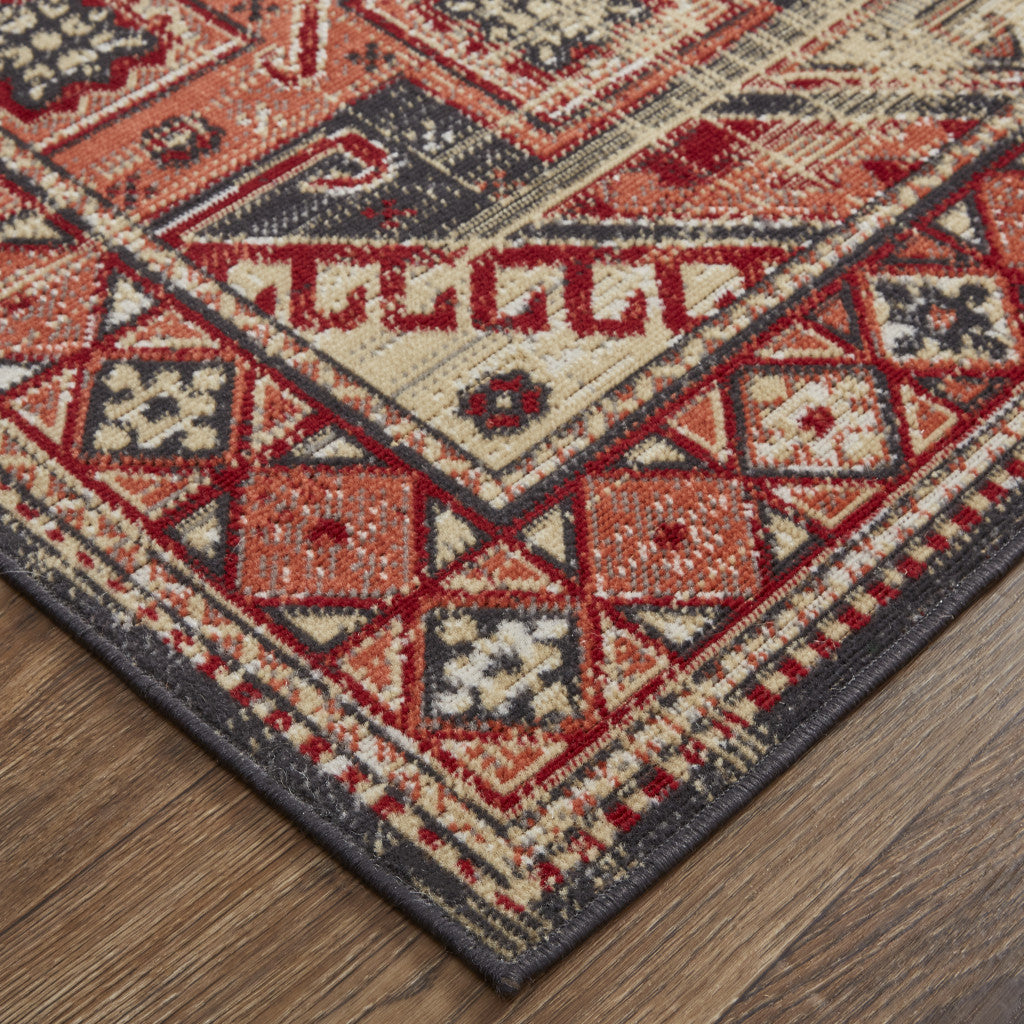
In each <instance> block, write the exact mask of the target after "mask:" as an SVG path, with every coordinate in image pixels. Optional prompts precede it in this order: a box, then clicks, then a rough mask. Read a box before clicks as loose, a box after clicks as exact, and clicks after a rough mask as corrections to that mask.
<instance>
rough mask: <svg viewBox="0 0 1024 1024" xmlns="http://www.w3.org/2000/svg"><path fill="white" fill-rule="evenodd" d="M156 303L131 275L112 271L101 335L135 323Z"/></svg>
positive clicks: (101, 324)
mask: <svg viewBox="0 0 1024 1024" xmlns="http://www.w3.org/2000/svg"><path fill="white" fill-rule="evenodd" d="M155 304H156V299H154V298H153V296H152V295H149V294H147V293H146V292H144V291H143V290H142V289H141V288H140V287H139V286H138V285H137V284H136V283H135V282H134V281H132V280H131V279H130V278H129V277H126V276H125V275H124V274H119V273H117V272H113V273H111V275H110V277H109V278H108V279H107V303H106V307H105V309H104V311H103V318H102V319H101V320H100V326H99V336H100V337H101V338H104V337H106V336H107V335H108V334H112V333H113V332H114V331H117V330H120V329H121V328H122V327H127V326H129V325H130V324H134V323H135V322H136V321H137V320H138V319H139V317H141V316H142V315H143V314H144V313H148V312H149V311H150V310H151V309H152V308H153V306H154V305H155Z"/></svg>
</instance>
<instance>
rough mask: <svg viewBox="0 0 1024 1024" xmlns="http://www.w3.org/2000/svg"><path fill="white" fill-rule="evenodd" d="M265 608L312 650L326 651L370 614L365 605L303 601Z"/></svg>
mask: <svg viewBox="0 0 1024 1024" xmlns="http://www.w3.org/2000/svg"><path fill="white" fill-rule="evenodd" d="M265 611H266V612H267V613H268V614H269V615H270V616H271V617H272V618H273V619H275V620H276V621H277V622H279V623H280V624H281V625H282V626H284V627H285V628H286V629H288V630H289V631H290V632H292V633H293V634H294V635H295V636H296V637H297V638H298V639H299V640H301V641H302V642H303V643H304V644H305V645H306V646H307V647H309V648H310V649H311V650H314V651H318V652H319V651H327V650H330V649H331V648H332V647H336V646H337V645H338V644H340V643H342V642H343V641H344V640H347V639H348V638H349V637H350V636H352V634H353V633H355V632H356V631H357V630H359V629H361V628H362V627H363V626H365V625H366V623H367V622H369V621H370V619H371V618H373V613H372V612H369V611H367V610H366V609H364V608H333V607H332V608H310V607H307V606H305V605H298V606H295V607H288V606H282V607H277V608H267V609H265Z"/></svg>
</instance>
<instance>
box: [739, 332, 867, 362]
mask: <svg viewBox="0 0 1024 1024" xmlns="http://www.w3.org/2000/svg"><path fill="white" fill-rule="evenodd" d="M848 354H849V353H848V352H846V351H845V350H844V349H842V348H840V347H839V346H838V345H837V344H836V343H835V342H834V341H831V340H830V339H828V338H826V337H825V335H824V334H822V333H821V332H820V331H817V330H815V329H813V328H811V329H808V328H806V327H799V326H796V325H795V324H791V325H790V326H789V327H785V328H783V329H782V330H781V331H779V332H778V333H777V334H774V335H773V336H772V337H771V338H770V339H769V340H768V341H766V342H764V343H763V344H762V345H760V346H759V347H758V349H757V351H756V352H755V355H756V356H757V357H758V358H760V359H772V360H776V361H777V360H780V359H842V358H843V357H844V356H847V355H848Z"/></svg>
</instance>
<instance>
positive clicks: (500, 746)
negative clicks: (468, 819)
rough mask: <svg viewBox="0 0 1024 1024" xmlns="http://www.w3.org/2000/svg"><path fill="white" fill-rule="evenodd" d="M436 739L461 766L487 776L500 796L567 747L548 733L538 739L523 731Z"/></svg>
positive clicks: (481, 775) (442, 748)
mask: <svg viewBox="0 0 1024 1024" xmlns="http://www.w3.org/2000/svg"><path fill="white" fill-rule="evenodd" d="M436 742H437V749H438V750H439V751H440V752H441V753H443V754H448V755H449V756H450V757H451V758H453V759H454V760H455V763H456V764H458V765H459V766H460V767H462V766H464V767H465V768H467V769H468V770H469V771H471V772H473V773H475V774H476V775H478V776H479V777H480V778H481V779H485V780H486V781H487V786H488V788H489V789H493V790H495V791H496V792H497V793H498V795H499V796H506V795H507V794H509V793H511V792H513V791H514V790H516V789H518V788H519V787H520V786H521V785H523V783H524V782H526V781H527V780H529V779H530V778H532V777H533V776H535V775H536V774H537V772H539V771H540V769H541V768H543V767H544V765H546V764H547V763H548V762H550V761H553V760H554V759H555V758H556V757H558V756H559V754H561V753H562V751H563V750H565V748H566V746H567V744H566V743H565V742H563V741H559V740H556V739H554V737H552V736H549V735H545V736H541V737H539V738H535V737H533V736H529V735H525V734H522V733H518V734H514V735H500V734H499V735H497V736H493V735H487V736H473V737H470V738H469V739H441V740H438V741H436Z"/></svg>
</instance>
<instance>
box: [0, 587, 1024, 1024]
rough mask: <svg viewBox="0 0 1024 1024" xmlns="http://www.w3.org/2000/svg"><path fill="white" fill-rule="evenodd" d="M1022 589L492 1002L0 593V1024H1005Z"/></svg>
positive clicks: (1014, 880) (1020, 955)
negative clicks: (579, 941) (613, 914)
mask: <svg viewBox="0 0 1024 1024" xmlns="http://www.w3.org/2000/svg"><path fill="white" fill-rule="evenodd" d="M1022 599H1024V567H1020V568H1018V569H1017V570H1016V571H1014V572H1013V573H1011V575H1010V576H1009V577H1008V578H1007V579H1006V580H1004V581H1003V583H1002V584H1000V585H999V586H998V587H996V588H994V589H993V590H991V591H990V592H989V593H988V594H986V595H985V596H984V597H983V598H981V599H980V600H979V601H978V602H977V603H976V604H975V605H974V606H973V607H972V608H971V609H970V610H969V611H968V612H966V613H965V614H964V615H963V616H961V618H960V619H959V620H958V621H957V622H956V623H955V624H954V625H953V626H951V627H950V628H949V629H948V630H947V631H946V632H945V633H944V634H943V635H942V636H941V637H940V638H939V639H938V640H937V641H936V642H935V643H933V644H932V646H931V647H930V648H929V649H928V650H927V651H926V652H925V653H923V654H922V655H921V656H920V657H919V658H918V659H917V660H916V661H915V662H914V663H913V664H911V665H910V666H909V667H908V668H907V669H905V670H904V671H903V672H901V673H900V674H899V675H898V676H896V677H895V678H894V679H892V680H891V681H890V682H889V683H888V684H887V685H886V686H885V687H883V688H882V689H881V690H880V691H878V692H877V693H876V694H875V695H874V696H873V697H872V698H871V699H870V700H869V701H868V702H867V703H866V704H865V705H864V706H862V707H861V708H860V709H859V710H858V711H857V712H855V713H854V714H853V715H851V716H849V717H848V718H847V719H845V720H844V721H843V722H842V723H841V724H840V725H839V726H838V727H837V728H836V729H834V730H833V731H832V733H830V734H829V736H828V737H826V738H825V739H824V740H823V741H822V742H820V743H819V744H818V745H817V746H816V747H815V748H814V749H813V750H812V751H811V752H810V753H809V754H808V755H806V756H805V757H804V758H803V759H802V760H801V761H800V762H799V763H798V764H797V765H796V766H795V767H794V768H793V769H791V770H790V771H789V772H788V773H787V774H786V775H785V776H784V777H783V778H782V779H780V780H779V781H778V782H776V783H775V784H774V785H773V786H771V787H770V788H769V789H768V790H767V791H766V792H764V793H763V794H761V796H760V797H759V798H758V799H756V800H755V801H754V803H753V804H752V805H751V806H750V807H748V808H747V809H746V810H745V811H744V812H743V813H741V814H740V815H738V816H737V817H736V818H734V819H733V820H732V821H731V822H730V823H729V824H728V825H727V826H726V827H724V828H723V829H721V830H720V831H719V832H718V833H717V834H716V835H715V836H714V837H713V838H712V839H711V840H709V841H708V842H707V843H706V844H705V845H704V846H703V847H702V848H701V849H700V850H698V851H697V853H696V854H694V855H693V856H692V857H690V858H689V860H687V861H685V862H684V863H683V864H682V865H680V866H679V867H677V868H676V869H675V870H674V871H672V872H670V873H669V875H668V876H667V877H665V878H664V879H663V880H662V881H661V882H660V883H659V884H658V885H656V886H655V887H654V888H653V889H652V890H651V891H650V892H648V893H647V894H646V895H645V896H644V897H642V898H641V899H639V900H638V901H637V902H636V903H635V904H634V905H633V906H632V907H630V908H629V909H628V910H626V911H624V912H623V913H622V914H621V915H620V916H619V917H618V918H617V919H616V920H615V921H613V922H612V923H611V924H610V925H607V926H606V927H605V928H604V929H603V930H601V931H600V932H598V933H597V934H596V935H595V936H593V937H592V938H591V939H590V940H589V941H588V942H586V943H585V944H584V945H583V946H582V947H581V948H580V949H578V950H577V951H576V952H575V953H574V954H572V955H570V956H569V957H568V958H567V959H566V960H564V961H563V962H562V963H561V964H559V965H557V966H556V967H555V968H553V969H552V970H551V971H550V972H548V974H546V975H545V976H544V977H542V978H541V979H539V980H538V981H537V982H536V983H534V984H533V985H532V986H530V987H529V988H528V989H526V990H525V991H524V992H522V993H521V994H520V995H519V996H518V997H517V998H515V999H513V1000H507V999H502V998H500V997H498V996H496V995H494V993H493V992H491V991H490V990H489V989H488V988H487V987H486V986H485V985H484V984H483V983H482V982H480V981H479V980H478V979H477V977H476V976H475V975H474V974H473V973H472V972H471V971H470V970H469V969H468V968H466V967H464V966H463V965H462V964H461V962H460V961H458V960H457V959H456V958H455V957H453V956H451V955H449V954H447V953H446V952H445V951H444V950H443V949H442V948H441V947H440V946H439V945H437V943H435V942H434V941H433V940H431V939H430V938H428V937H427V936H426V935H424V934H423V933H422V932H421V931H419V930H418V929H417V928H416V927H415V926H414V925H412V924H410V923H409V922H408V921H406V920H405V919H404V918H403V917H402V916H401V915H400V914H399V913H397V912H396V911H394V910H392V909H391V908H390V907H388V906H387V905H385V903H384V902H383V901H382V900H380V899H379V898H378V897H377V896H375V895H374V894H373V893H371V892H370V891H368V890H367V889H366V888H365V887H364V886H362V885H361V884H360V883H359V882H357V881H355V880H354V879H353V878H352V877H351V876H350V875H349V874H347V873H346V872H345V871H344V870H343V869H342V868H340V867H338V866H337V865H336V864H335V863H333V862H332V861H331V859H330V858H329V857H328V856H326V855H325V854H324V853H322V852H321V851H320V850H319V849H318V848H317V847H316V846H315V845H314V844H313V843H311V842H310V841H309V840H307V839H305V838H304V837H303V836H302V835H301V834H299V832H298V831H296V830H295V829H294V828H293V827H292V826H290V825H289V824H288V823H287V822H286V821H285V820H284V819H283V818H281V817H280V816H279V815H278V814H276V813H275V812H274V811H272V810H270V809H269V808H267V807H266V806H265V805H264V804H263V803H262V802H261V801H260V800H259V799H258V798H257V797H255V796H253V795H252V794H251V793H250V792H249V791H248V790H246V788H245V787H244V786H243V785H242V784H241V783H239V782H237V781H236V780H235V779H234V778H233V777H232V776H231V775H229V774H228V773H227V772H226V771H224V770H223V769H221V768H220V767H218V766H217V765H216V764H215V763H214V762H213V761H212V760H211V759H210V758H209V757H207V756H206V755H205V754H203V753H202V752H201V751H200V750H199V749H198V748H196V747H195V746H194V745H193V744H192V743H191V742H190V741H188V740H187V739H185V738H184V737H183V736H182V735H181V734H180V733H179V732H178V731H177V730H176V729H175V728H174V727H173V726H171V725H169V724H167V723H166V722H165V721H163V720H162V719H161V718H160V717H159V716H158V715H157V714H156V713H155V712H153V711H151V710H150V709H149V708H148V707H147V706H146V705H144V704H143V703H142V702H141V701H140V700H139V699H138V698H136V697H135V696H134V695H133V694H132V693H131V691H130V690H129V689H128V688H127V687H126V686H125V685H123V684H122V683H120V682H119V681H118V680H117V679H115V678H114V677H113V676H112V675H111V674H110V673H109V672H108V671H107V670H106V669H105V668H104V667H103V666H102V665H100V664H99V663H98V662H97V661H95V660H94V659H93V658H91V657H90V656H89V655H87V654H86V653H85V652H84V651H82V650H81V648H79V647H78V646H77V645H76V644H75V643H74V642H73V641H72V640H70V639H68V638H67V637H66V636H65V635H64V634H62V633H61V632H60V631H59V630H58V629H57V628H56V627H54V626H53V625H51V624H50V623H49V622H48V621H47V620H46V619H45V618H44V617H43V616H42V615H40V614H39V613H38V612H37V611H35V610H34V609H33V608H32V607H31V606H30V605H29V604H28V603H27V602H25V601H24V600H23V599H21V598H20V597H18V596H16V595H15V594H14V593H13V592H11V591H10V590H8V589H6V588H2V589H0V665H2V666H3V668H4V671H3V673H2V678H0V730H2V733H0V734H2V736H3V741H2V751H3V756H2V758H0V837H2V846H0V894H2V898H0V1021H2V1022H3V1024H37V1022H38V1024H43V1022H46V1024H62V1022H68V1024H70V1022H74V1024H84V1022H89V1024H91V1022H96V1024H118V1022H132V1024H151V1022H152V1024H157V1022H165V1021H166V1022H174V1024H193V1022H206V1021H209V1022H214V1021H215V1022H217V1024H233V1022H236V1021H237V1022H245V1024H262V1022H267V1024H282V1022H287V1024H290V1022H322V1024H357V1022H358V1024H392V1022H394V1024H439V1022H447V1024H516V1022H526V1021H531V1022H543V1024H562V1022H565V1024H568V1022H575V1024H579V1022H584V1024H632V1022H636V1021H643V1022H644V1024H661V1022H672V1024H712V1022H715V1024H738V1022H740V1021H743V1022H748V1024H753V1022H757V1024H790V1022H798V1021H827V1022H830V1024H832V1022H847V1021H849V1022H857V1024H876V1022H877V1024H881V1022H890V1021H891V1022H899V1024H916V1022H924V1024H979V1022H980V1024H1022V1022H1024V601H1022Z"/></svg>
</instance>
